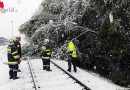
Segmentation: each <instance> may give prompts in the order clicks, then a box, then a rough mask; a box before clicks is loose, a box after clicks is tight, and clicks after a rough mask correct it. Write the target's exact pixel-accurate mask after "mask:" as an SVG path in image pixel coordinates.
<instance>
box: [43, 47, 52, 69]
mask: <svg viewBox="0 0 130 90" xmlns="http://www.w3.org/2000/svg"><path fill="white" fill-rule="evenodd" d="M41 58H42V62H43V70H47V71H51V70H50V58H51V50H50V49H45V50H43V51H42V54H41Z"/></svg>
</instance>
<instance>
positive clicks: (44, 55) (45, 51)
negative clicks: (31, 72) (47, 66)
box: [41, 49, 51, 59]
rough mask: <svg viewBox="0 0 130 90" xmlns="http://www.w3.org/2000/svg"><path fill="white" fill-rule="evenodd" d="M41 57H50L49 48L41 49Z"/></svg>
mask: <svg viewBox="0 0 130 90" xmlns="http://www.w3.org/2000/svg"><path fill="white" fill-rule="evenodd" d="M41 58H42V59H50V58H51V50H50V49H45V50H43V51H42V54H41Z"/></svg>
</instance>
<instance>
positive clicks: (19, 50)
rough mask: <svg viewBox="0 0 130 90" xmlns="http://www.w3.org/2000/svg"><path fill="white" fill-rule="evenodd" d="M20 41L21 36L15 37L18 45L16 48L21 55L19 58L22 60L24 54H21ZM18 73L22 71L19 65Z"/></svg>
mask: <svg viewBox="0 0 130 90" xmlns="http://www.w3.org/2000/svg"><path fill="white" fill-rule="evenodd" d="M20 41H21V36H19V35H18V36H16V37H15V41H14V42H15V44H16V46H17V49H18V54H19V56H20V58H21V56H22V53H21V43H20ZM18 72H21V70H20V69H19V65H18Z"/></svg>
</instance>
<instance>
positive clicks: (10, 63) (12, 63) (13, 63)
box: [8, 61, 18, 65]
mask: <svg viewBox="0 0 130 90" xmlns="http://www.w3.org/2000/svg"><path fill="white" fill-rule="evenodd" d="M8 64H9V65H16V64H18V63H17V62H10V61H9V62H8Z"/></svg>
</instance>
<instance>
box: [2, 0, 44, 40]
mask: <svg viewBox="0 0 130 90" xmlns="http://www.w3.org/2000/svg"><path fill="white" fill-rule="evenodd" d="M0 1H3V2H4V8H5V9H6V10H7V11H6V13H1V12H0V36H1V37H5V38H10V37H12V23H11V21H13V35H14V36H15V35H20V34H19V32H18V28H19V26H20V25H21V24H22V23H24V22H26V21H27V20H29V19H30V18H31V16H32V15H33V13H34V12H35V11H36V10H37V9H38V8H39V6H40V3H41V2H42V0H0ZM12 8H14V10H17V12H11V10H10V9H12Z"/></svg>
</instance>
